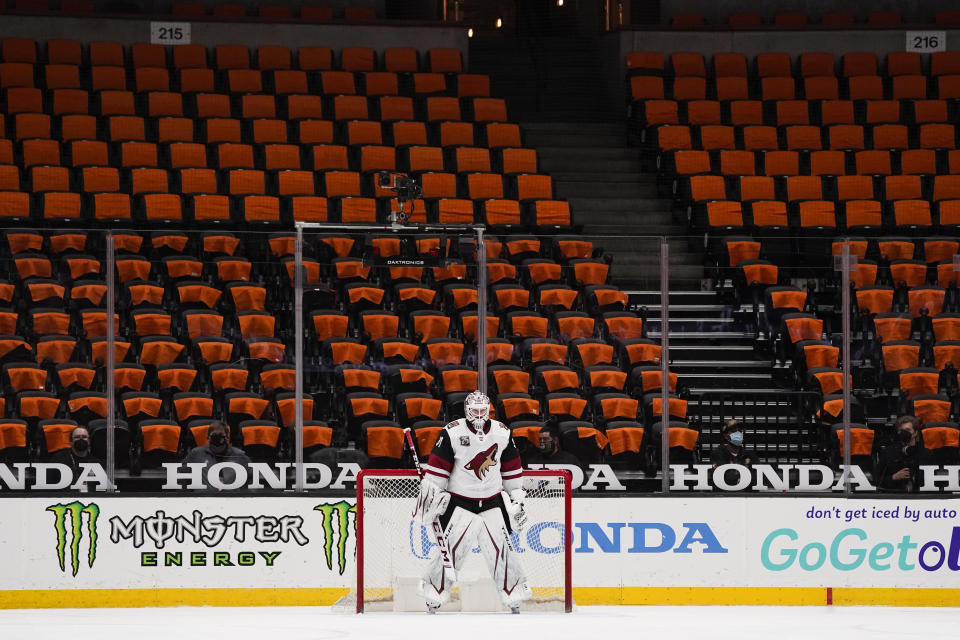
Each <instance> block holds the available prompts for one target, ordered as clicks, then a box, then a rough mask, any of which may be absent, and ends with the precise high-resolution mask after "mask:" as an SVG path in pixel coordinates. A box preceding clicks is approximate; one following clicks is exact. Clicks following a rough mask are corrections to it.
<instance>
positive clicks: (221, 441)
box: [210, 433, 227, 449]
mask: <svg viewBox="0 0 960 640" xmlns="http://www.w3.org/2000/svg"><path fill="white" fill-rule="evenodd" d="M226 444H227V436H225V435H224V434H222V433H215V434H213V435H212V436H210V446H211V447H215V448H217V449H222V448H223V447H225V446H226Z"/></svg>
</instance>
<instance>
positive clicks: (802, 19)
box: [670, 11, 960, 29]
mask: <svg viewBox="0 0 960 640" xmlns="http://www.w3.org/2000/svg"><path fill="white" fill-rule="evenodd" d="M931 17H932V18H933V19H932V20H931V22H933V23H934V24H936V25H943V26H955V25H960V11H939V12H937V13H935V14H934V15H933V16H931ZM910 22H911V21H909V20H904V17H903V15H902V14H901V13H899V12H897V11H872V12H870V13H869V14H866V15H865V16H856V15H854V14H853V13H851V12H848V11H835V12H830V13H825V14H823V15H821V16H809V15H807V14H805V13H802V12H796V11H791V12H783V13H778V14H776V15H775V16H774V17H773V20H772V21H767V20H764V18H763V16H761V15H760V14H759V13H734V14H730V16H728V18H727V22H726V24H723V25H716V26H722V27H726V28H729V29H769V28H770V27H771V26H772V27H774V28H786V29H802V28H804V27H807V26H816V28H823V27H828V28H829V27H834V28H839V29H852V28H862V27H863V26H868V27H881V28H890V27H894V28H896V27H899V26H901V25H903V24H905V23H907V24H909V23H910ZM670 25H671V26H674V27H677V28H684V29H691V28H693V29H695V28H698V27H706V26H708V23H707V20H706V18H704V17H703V15H701V14H699V13H678V14H675V15H674V16H673V17H672V18H670Z"/></svg>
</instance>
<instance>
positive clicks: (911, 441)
mask: <svg viewBox="0 0 960 640" xmlns="http://www.w3.org/2000/svg"><path fill="white" fill-rule="evenodd" d="M919 427H920V420H919V419H918V418H916V417H915V416H900V417H899V418H897V422H896V423H895V425H894V428H895V431H894V434H895V442H894V443H893V444H889V445H887V446H884V447H881V448H880V456H879V459H878V461H877V478H879V485H880V489H882V490H884V491H898V492H901V491H902V492H906V493H910V492H913V491H916V490H917V486H918V484H919V477H918V467H919V466H920V465H922V464H932V462H931V461H930V460H929V457H930V454H929V452H928V451H927V450H926V449H924V448H923V447H920V446H918V443H917V432H918V430H919Z"/></svg>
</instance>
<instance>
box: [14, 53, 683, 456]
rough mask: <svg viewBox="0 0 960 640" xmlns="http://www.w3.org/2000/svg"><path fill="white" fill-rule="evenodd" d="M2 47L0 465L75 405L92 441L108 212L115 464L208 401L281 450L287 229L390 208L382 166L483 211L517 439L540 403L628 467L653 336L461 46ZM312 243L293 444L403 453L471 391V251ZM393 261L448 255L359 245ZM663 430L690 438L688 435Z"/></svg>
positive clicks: (98, 400)
mask: <svg viewBox="0 0 960 640" xmlns="http://www.w3.org/2000/svg"><path fill="white" fill-rule="evenodd" d="M0 57H2V62H0V86H2V91H3V106H4V110H3V113H2V115H0V133H2V134H3V135H2V136H0V176H2V184H0V220H2V223H3V225H4V226H5V227H7V231H5V232H4V239H3V246H2V252H3V256H2V264H3V269H2V271H3V273H2V275H3V277H4V278H5V280H4V281H3V283H2V286H0V292H2V298H3V301H4V304H3V306H4V309H3V310H2V312H0V322H2V326H0V334H3V337H0V352H2V354H3V356H2V364H3V374H2V380H3V385H4V389H3V394H4V395H3V397H2V402H3V405H2V407H3V411H2V413H3V416H4V418H3V423H2V425H0V440H2V447H0V456H2V457H3V459H4V460H5V461H16V460H24V459H29V460H43V459H45V457H46V456H47V455H48V454H49V453H51V452H53V451H56V450H59V449H61V448H64V447H66V446H68V444H67V435H68V433H69V431H70V429H71V428H72V427H73V426H74V425H76V424H82V425H83V424H85V425H89V427H90V429H91V430H92V437H93V443H94V450H95V451H96V452H99V453H100V454H101V455H102V453H103V451H104V441H105V433H106V430H105V420H104V417H105V416H106V412H107V405H106V402H107V400H106V395H105V391H106V383H105V378H106V375H105V369H104V366H105V362H104V361H105V357H106V356H105V354H106V339H105V337H104V336H105V335H106V331H107V329H106V313H105V310H104V306H105V296H104V294H105V291H106V284H105V268H104V265H105V259H106V258H105V255H106V254H105V251H106V245H105V242H106V241H105V238H106V233H107V230H108V229H112V230H114V235H113V237H114V242H115V247H116V276H117V280H116V287H117V291H118V296H117V316H116V322H117V324H116V333H117V347H116V352H115V353H116V362H117V365H116V366H117V369H116V374H115V376H114V380H115V384H116V392H117V405H118V414H119V417H120V418H121V419H122V420H121V423H120V425H119V427H118V430H117V432H116V433H117V443H118V445H117V450H118V464H119V468H121V469H126V468H128V467H130V466H132V467H133V468H134V470H137V469H140V468H151V467H156V466H157V465H158V464H159V463H161V462H165V461H174V460H177V459H179V458H180V456H182V455H183V453H184V452H185V451H186V450H187V448H188V447H190V446H191V445H193V444H194V443H200V444H203V443H205V442H206V428H207V426H208V425H209V423H210V421H211V420H212V419H223V420H225V421H226V422H228V424H229V425H230V427H231V430H232V434H233V440H234V442H235V443H236V444H239V445H240V446H243V447H244V448H245V449H246V450H247V452H248V453H249V454H250V455H251V456H252V457H253V458H254V459H255V460H268V461H269V460H275V459H283V460H289V459H291V458H292V455H293V452H292V443H293V437H292V431H291V428H290V426H291V425H292V423H293V421H294V415H295V407H294V400H293V393H292V392H293V388H294V367H293V354H292V351H293V343H294V333H295V332H294V328H293V311H292V308H293V302H292V281H291V278H292V274H293V257H292V256H293V246H294V235H293V233H292V228H293V227H292V224H293V221H294V220H305V221H335V222H357V223H372V222H384V221H386V220H387V216H388V214H389V212H390V210H391V209H392V208H393V207H394V204H395V203H394V202H393V199H392V198H393V194H392V192H390V191H389V190H384V189H382V188H381V187H380V186H379V184H378V181H377V180H376V178H377V175H378V172H380V171H387V172H391V173H399V172H402V173H407V174H409V175H414V176H416V177H417V178H419V180H420V181H421V182H422V186H423V196H424V198H423V199H422V200H419V201H417V202H416V205H415V209H414V210H413V214H412V219H413V220H414V221H419V222H428V221H429V222H437V223H470V222H474V221H476V222H482V223H485V224H487V225H488V233H490V234H491V235H488V237H487V244H486V252H487V256H488V273H489V276H490V292H489V300H490V309H489V314H490V315H489V316H488V327H489V336H490V338H489V340H488V354H487V360H488V362H489V364H490V370H489V380H490V391H491V392H490V395H491V398H492V401H493V403H494V411H495V414H496V415H497V416H499V417H501V419H503V420H504V421H506V422H508V423H510V424H511V426H512V427H513V428H514V429H515V430H516V432H517V434H518V436H520V438H519V439H520V440H521V441H522V442H526V443H529V446H530V447H532V446H534V445H535V443H536V442H537V433H538V429H539V427H540V425H541V424H543V423H544V422H545V421H547V420H550V421H552V422H553V423H556V424H558V425H559V427H560V429H561V431H562V433H563V438H564V442H565V446H567V447H568V448H570V449H571V450H573V451H575V452H578V453H579V454H581V455H582V456H583V457H584V459H585V461H591V460H597V459H600V457H601V456H603V455H604V452H605V451H609V452H610V459H611V461H612V462H614V463H616V464H619V463H623V464H628V465H633V466H636V465H637V464H638V462H639V460H640V459H641V457H642V454H641V446H648V445H649V446H651V447H652V446H654V444H655V441H654V438H653V437H652V436H651V437H647V438H646V439H644V431H645V430H647V431H650V430H651V428H652V429H653V430H656V428H657V427H656V426H655V423H656V422H657V421H658V420H659V416H660V413H661V411H660V398H659V397H656V398H654V397H653V396H654V395H656V394H653V392H654V391H656V390H657V389H659V385H660V373H659V368H658V364H657V363H658V361H659V346H658V344H656V343H653V342H651V341H649V340H646V339H644V337H643V335H644V328H643V319H642V318H641V317H638V315H637V314H635V313H632V312H630V311H628V297H627V295H626V294H624V293H623V292H621V291H619V290H618V289H616V288H615V287H612V286H610V285H609V284H607V282H608V280H609V270H610V260H609V258H608V257H607V256H605V255H604V253H603V250H602V248H601V247H598V246H594V243H593V242H591V241H590V240H589V239H587V238H583V237H581V236H571V235H564V233H567V234H569V233H570V232H571V231H573V230H574V229H573V227H572V226H571V216H570V210H569V207H568V205H567V203H566V202H565V201H563V200H559V199H555V198H554V197H553V186H552V183H551V179H550V177H549V176H548V175H543V174H539V173H538V172H537V155H536V151H535V150H533V149H528V148H524V147H523V145H522V138H521V132H520V130H519V127H518V126H517V125H516V124H514V123H510V122H509V121H508V120H507V115H506V108H505V105H504V103H503V101H502V100H498V99H496V98H491V97H490V96H489V79H488V78H487V77H486V76H482V75H475V74H469V73H464V70H463V69H462V68H461V59H460V55H459V53H458V52H457V51H456V50H445V49H435V50H431V51H429V52H428V53H426V54H425V55H424V57H423V60H420V56H419V55H418V53H417V51H416V50H414V49H388V50H386V51H382V52H376V51H373V50H371V49H359V48H353V49H349V48H348V49H344V50H343V51H340V52H333V51H331V50H329V49H326V48H323V47H312V48H303V49H300V50H299V51H296V52H292V51H290V50H289V49H287V48H285V47H280V46H275V47H261V48H259V49H256V50H248V49H247V48H246V47H243V46H219V47H216V48H215V49H213V50H210V51H208V50H206V49H205V48H203V47H201V46H196V45H185V46H179V47H176V48H173V49H166V48H164V47H161V46H155V45H145V44H144V45H134V46H132V47H130V48H129V49H125V48H124V47H122V46H120V45H119V44H116V43H110V42H91V43H89V44H85V43H80V42H74V41H66V40H51V41H49V42H40V43H37V42H34V41H32V40H27V39H7V40H4V41H3V42H2V46H0ZM334 60H336V62H337V64H336V65H335V64H334ZM75 227H82V228H83V229H84V231H83V232H80V231H75V230H71V229H72V228H75ZM117 229H136V230H135V231H129V230H128V231H117ZM501 234H502V235H501ZM525 234H529V235H525ZM305 245H306V252H305V255H304V259H305V262H306V274H307V278H306V285H307V286H306V293H305V305H304V306H305V327H306V334H307V335H306V336H305V345H306V347H305V351H306V354H307V355H306V359H307V362H306V363H305V372H306V376H305V378H306V379H305V389H306V391H307V396H306V398H307V399H306V401H305V403H304V419H305V421H306V423H305V424H306V427H305V431H304V442H305V445H306V449H307V454H308V455H311V454H312V453H313V452H314V451H316V450H318V449H321V448H324V447H327V446H330V445H333V446H335V447H344V446H351V445H356V446H358V447H359V448H360V449H362V450H364V451H365V452H366V453H367V454H368V455H369V458H370V461H371V464H374V465H382V466H396V465H397V464H398V463H400V462H401V458H402V455H403V454H402V450H401V449H402V447H401V443H400V430H399V425H404V426H407V425H410V424H413V426H414V427H415V429H416V431H417V436H418V442H419V444H420V446H421V450H422V452H425V451H426V450H427V449H428V448H429V447H430V446H431V443H432V440H433V439H434V438H435V437H436V435H437V433H438V431H439V428H440V427H441V426H442V425H443V424H444V421H446V420H449V419H452V418H454V417H457V416H458V415H459V414H460V412H462V398H463V396H464V395H465V392H467V391H470V390H472V389H474V388H475V387H476V384H477V381H476V370H475V363H476V348H475V334H476V326H477V316H476V304H477V290H476V263H475V256H474V253H473V252H471V250H469V249H466V250H465V249H464V248H463V247H462V246H461V243H460V242H459V241H456V240H455V238H454V237H453V236H446V237H445V236H443V235H438V236H429V235H424V236H422V237H418V238H417V239H416V241H413V240H412V239H411V236H409V235H406V236H400V237H396V236H393V237H391V236H389V234H388V235H386V236H376V235H370V234H365V233H361V232H358V233H354V234H351V233H345V232H339V233H337V234H331V233H329V232H328V233H326V234H323V233H319V232H318V233H317V234H308V236H307V240H306V242H305ZM398 253H400V254H403V255H411V254H416V253H421V254H422V253H427V254H429V255H430V256H431V257H437V256H441V257H444V256H448V257H449V258H450V260H451V262H450V263H449V264H446V265H444V266H439V267H429V268H409V267H393V268H386V267H377V266H374V267H370V266H368V265H365V263H364V261H363V258H364V257H369V256H371V255H375V256H377V257H380V258H383V257H388V256H391V255H397V254H398ZM555 312H556V313H555ZM644 367H647V368H644ZM675 386H676V382H675V380H674V379H673V377H672V376H671V388H675ZM669 414H670V416H671V418H680V419H682V418H683V417H684V415H685V402H684V401H683V400H681V399H680V398H673V399H671V402H670V407H669ZM671 434H672V435H671V444H674V440H675V441H676V444H677V448H678V451H679V452H680V453H683V454H685V455H689V453H690V451H692V449H693V447H694V445H695V443H696V437H697V433H696V431H695V430H693V429H680V428H678V429H674V430H672V431H671ZM608 442H609V449H608V448H607V445H608ZM525 448H527V449H528V448H529V447H526V445H525ZM647 457H648V458H649V457H650V456H647Z"/></svg>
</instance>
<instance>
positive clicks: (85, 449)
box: [50, 427, 103, 478]
mask: <svg viewBox="0 0 960 640" xmlns="http://www.w3.org/2000/svg"><path fill="white" fill-rule="evenodd" d="M50 462H56V463H59V464H65V465H67V466H68V467H70V470H71V471H73V477H74V478H76V477H77V475H79V473H80V465H81V464H98V465H100V467H101V468H102V467H103V461H102V460H100V459H99V458H97V457H96V456H95V455H93V453H91V452H90V432H89V431H87V428H86V427H75V428H74V429H73V431H71V432H70V448H69V449H61V450H60V451H57V452H55V453H53V454H52V455H51V456H50Z"/></svg>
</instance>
